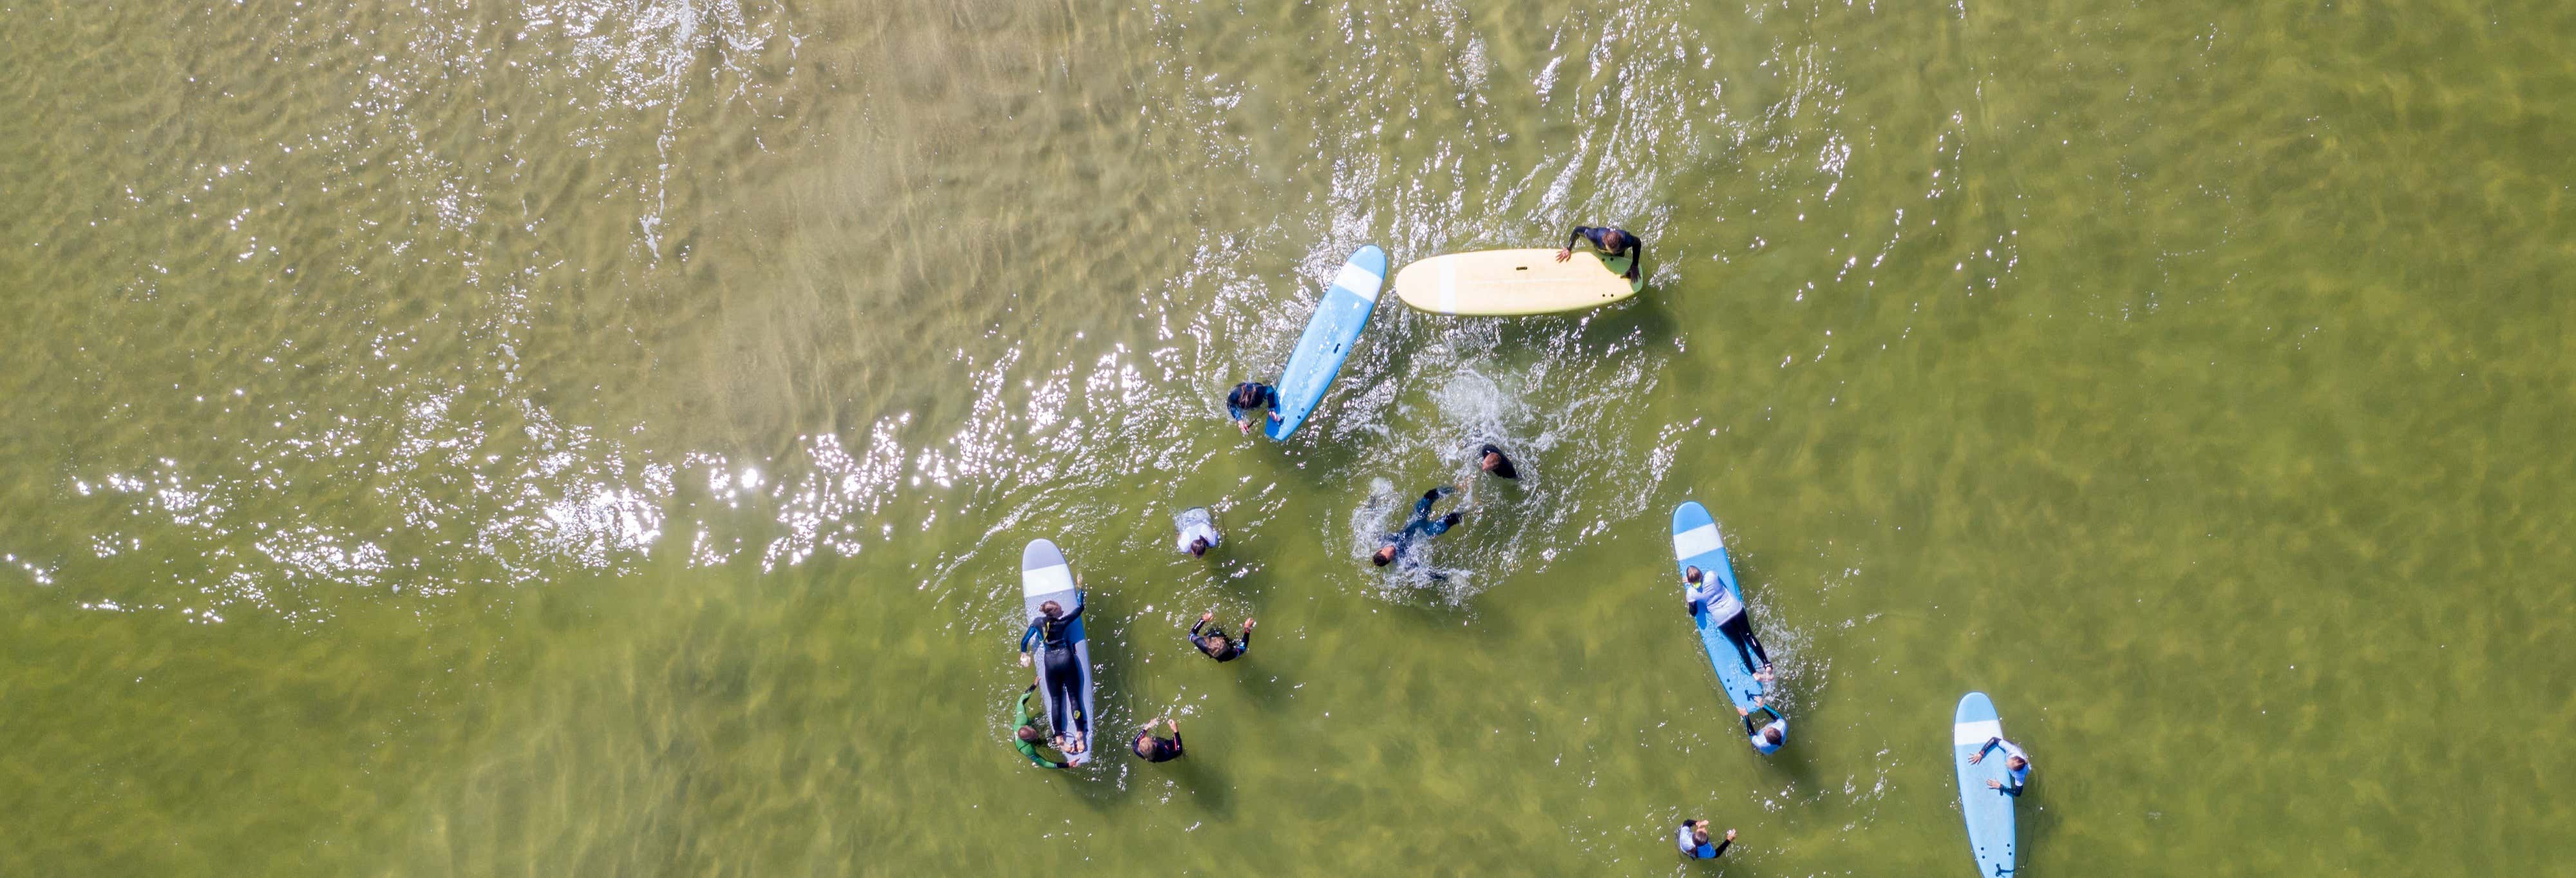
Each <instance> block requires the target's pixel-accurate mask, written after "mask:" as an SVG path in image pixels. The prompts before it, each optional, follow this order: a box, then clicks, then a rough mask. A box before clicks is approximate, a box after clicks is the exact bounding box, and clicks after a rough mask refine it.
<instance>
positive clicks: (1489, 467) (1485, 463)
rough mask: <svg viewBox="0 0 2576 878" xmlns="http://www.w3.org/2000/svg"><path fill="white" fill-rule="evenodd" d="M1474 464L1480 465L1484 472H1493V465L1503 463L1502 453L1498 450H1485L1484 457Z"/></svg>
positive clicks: (1496, 465)
mask: <svg viewBox="0 0 2576 878" xmlns="http://www.w3.org/2000/svg"><path fill="white" fill-rule="evenodd" d="M1476 465H1477V466H1479V467H1482V468H1483V469H1484V470H1485V471H1486V472H1493V471H1494V468H1495V467H1498V466H1502V465H1503V453H1502V452H1500V451H1488V452H1485V457H1484V459H1482V460H1479V461H1477V462H1476Z"/></svg>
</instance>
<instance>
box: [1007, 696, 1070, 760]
mask: <svg viewBox="0 0 2576 878" xmlns="http://www.w3.org/2000/svg"><path fill="white" fill-rule="evenodd" d="M1037 694H1038V687H1037V684H1035V683H1032V684H1029V688H1028V689H1027V690H1025V691H1022V692H1021V693H1020V718H1019V720H1018V721H1017V725H1018V726H1019V730H1018V731H1016V732H1014V733H1012V738H1011V746H1012V747H1013V748H1015V749H1017V750H1019V751H1020V755H1022V756H1026V757H1028V758H1029V761H1030V762H1034V763H1037V766H1038V767H1039V768H1063V767H1065V761H1064V760H1061V759H1048V758H1047V757H1046V754H1044V753H1040V752H1038V746H1039V743H1040V742H1045V741H1046V740H1047V735H1046V731H1045V730H1043V729H1040V728H1038V714H1037V711H1036V710H1035V709H1032V708H1030V707H1029V699H1030V698H1032V697H1035V696H1036V695H1037ZM1063 744H1064V740H1063V739H1062V738H1057V739H1056V740H1055V741H1053V742H1049V743H1048V744H1047V746H1053V747H1061V746H1063Z"/></svg>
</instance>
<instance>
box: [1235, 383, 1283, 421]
mask: <svg viewBox="0 0 2576 878" xmlns="http://www.w3.org/2000/svg"><path fill="white" fill-rule="evenodd" d="M1254 409H1269V410H1270V420H1271V421H1272V422H1274V423H1275V422H1277V421H1278V420H1279V391H1276V390H1272V389H1270V385H1267V384H1263V383H1261V382H1258V381H1246V382H1243V383H1241V384H1237V385H1235V386H1234V392H1233V393H1228V394H1226V395H1225V413H1226V416H1227V417H1231V418H1233V419H1234V426H1235V428H1236V429H1238V430H1241V431H1243V432H1245V433H1250V432H1252V415H1251V414H1249V413H1250V412H1251V411H1253V410H1254Z"/></svg>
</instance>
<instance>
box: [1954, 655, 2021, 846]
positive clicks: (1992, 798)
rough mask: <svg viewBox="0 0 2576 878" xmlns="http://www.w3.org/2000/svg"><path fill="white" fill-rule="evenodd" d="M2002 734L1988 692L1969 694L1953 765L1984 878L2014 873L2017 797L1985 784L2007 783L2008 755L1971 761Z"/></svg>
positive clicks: (1970, 839) (1956, 735) (1960, 719)
mask: <svg viewBox="0 0 2576 878" xmlns="http://www.w3.org/2000/svg"><path fill="white" fill-rule="evenodd" d="M2003 735H2004V721H2003V720H2002V719H2000V718H1998V717H1996V716H1995V703H1994V702H1992V701H1988V700H1986V693H1983V692H1970V693H1968V697H1966V698H1961V699H1959V713H1958V715H1957V717H1956V718H1955V719H1953V720H1951V723H1950V761H1951V762H1953V763H1956V764H1957V765H1958V768H1959V813H1960V814H1962V815H1964V816H1966V817H1967V818H1968V850H1969V852H1970V853H1973V854H1976V855H1977V874H1979V875H1983V876H1985V878H2000V876H2004V875H2010V874H2012V872H2013V797H2011V796H2008V795H2004V791H2002V790H1998V789H1995V788H1993V787H1989V786H1986V781H1989V780H1995V781H2000V780H2003V779H2004V774H2005V772H2006V770H2007V769H2005V768H2004V756H2003V751H2001V750H2000V749H1998V750H1997V751H1996V752H1993V753H1989V754H1986V758H1985V760H1984V761H1982V762H1978V763H1976V764H1974V765H1970V764H1968V757H1970V756H1974V755H1976V754H1977V751H1978V750H1980V749H1982V748H1984V747H1985V746H1986V741H1988V740H1990V739H1994V738H2000V737H2003Z"/></svg>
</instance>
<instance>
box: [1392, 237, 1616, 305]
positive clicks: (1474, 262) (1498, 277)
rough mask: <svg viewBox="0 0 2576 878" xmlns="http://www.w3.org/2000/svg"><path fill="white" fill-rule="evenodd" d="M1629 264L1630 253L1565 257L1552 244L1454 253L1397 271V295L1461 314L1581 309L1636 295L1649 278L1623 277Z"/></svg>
mask: <svg viewBox="0 0 2576 878" xmlns="http://www.w3.org/2000/svg"><path fill="white" fill-rule="evenodd" d="M1613 265H1615V266H1617V268H1616V269H1615V270H1614V269H1613V268H1611V266H1613ZM1626 270H1628V260H1627V258H1626V257H1621V258H1618V259H1614V260H1611V262H1610V263H1609V264H1607V265H1605V264H1603V263H1602V261H1601V258H1600V257H1599V256H1596V255H1593V254H1591V253H1587V252H1582V251H1577V252H1576V253H1575V254H1574V258H1572V259H1568V260H1566V261H1564V262H1558V261H1556V251H1554V250H1546V249H1531V250H1485V251H1480V252H1476V253H1451V254H1448V255H1446V256H1434V257H1431V258H1429V259H1425V260H1422V261H1420V262H1416V263H1413V264H1411V265H1407V266H1405V267H1404V270H1403V271H1399V272H1396V273H1395V296H1396V298H1399V299H1403V300H1404V303H1405V304H1407V305H1411V306H1413V308H1414V309H1415V310H1419V311H1429V312H1431V313H1433V314H1449V315H1453V316H1458V317H1505V316H1511V315H1517V314H1547V313H1551V312H1555V311H1575V310H1580V309H1583V308H1597V307H1600V306H1602V305H1607V304H1610V303H1612V302H1616V301H1619V300H1621V299H1625V298H1627V297H1629V296H1633V295H1636V294H1637V291H1638V290H1640V289H1643V288H1644V287H1645V284H1644V283H1643V282H1639V283H1633V284H1632V283H1629V282H1628V279H1627V278H1624V277H1620V276H1619V273H1620V272H1623V271H1626Z"/></svg>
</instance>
